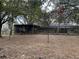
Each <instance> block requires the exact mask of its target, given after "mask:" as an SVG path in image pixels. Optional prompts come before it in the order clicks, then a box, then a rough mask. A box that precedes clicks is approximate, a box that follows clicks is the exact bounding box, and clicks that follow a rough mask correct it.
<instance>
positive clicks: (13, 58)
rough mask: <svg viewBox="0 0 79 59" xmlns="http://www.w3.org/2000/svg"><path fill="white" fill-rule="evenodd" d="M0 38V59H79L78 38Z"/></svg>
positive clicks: (42, 36)
mask: <svg viewBox="0 0 79 59" xmlns="http://www.w3.org/2000/svg"><path fill="white" fill-rule="evenodd" d="M8 39H9V37H6V36H4V37H2V38H0V59H79V36H69V35H50V36H49V42H48V36H47V35H14V36H12V37H11V39H10V40H8Z"/></svg>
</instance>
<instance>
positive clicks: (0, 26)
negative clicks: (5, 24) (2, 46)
mask: <svg viewBox="0 0 79 59" xmlns="http://www.w3.org/2000/svg"><path fill="white" fill-rule="evenodd" d="M1 29H2V25H1V24H0V37H2V34H1Z"/></svg>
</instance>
